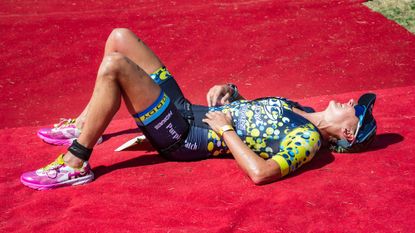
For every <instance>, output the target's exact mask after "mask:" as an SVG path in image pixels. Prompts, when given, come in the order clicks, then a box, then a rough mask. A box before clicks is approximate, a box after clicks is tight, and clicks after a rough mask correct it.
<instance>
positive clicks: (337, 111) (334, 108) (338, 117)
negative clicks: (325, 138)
mask: <svg viewBox="0 0 415 233" xmlns="http://www.w3.org/2000/svg"><path fill="white" fill-rule="evenodd" d="M355 105H356V103H355V101H354V100H353V99H351V100H349V102H347V103H339V102H336V101H334V100H332V101H330V103H329V105H328V106H327V108H326V110H325V113H326V116H325V119H326V121H328V122H330V123H332V124H333V125H335V126H337V128H338V131H339V132H336V134H338V136H339V138H344V135H343V134H344V133H345V132H344V131H345V130H347V131H348V132H347V133H349V134H350V133H352V134H354V132H355V131H356V127H357V123H358V121H359V119H358V118H357V117H356V116H355V109H354V106H355Z"/></svg>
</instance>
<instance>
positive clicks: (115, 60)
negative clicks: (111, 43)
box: [99, 52, 128, 78]
mask: <svg viewBox="0 0 415 233" xmlns="http://www.w3.org/2000/svg"><path fill="white" fill-rule="evenodd" d="M127 64H128V58H127V57H126V56H124V55H123V54H121V53H117V52H113V53H110V54H108V55H106V56H105V57H104V59H103V61H102V64H101V67H100V71H99V76H101V77H110V78H116V77H118V76H119V75H117V74H119V73H120V72H122V71H123V70H124V68H125V67H126V65H127Z"/></svg>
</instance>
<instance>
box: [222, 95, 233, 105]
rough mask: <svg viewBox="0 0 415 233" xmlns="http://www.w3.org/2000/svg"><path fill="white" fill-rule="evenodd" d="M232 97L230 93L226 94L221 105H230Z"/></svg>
mask: <svg viewBox="0 0 415 233" xmlns="http://www.w3.org/2000/svg"><path fill="white" fill-rule="evenodd" d="M230 96H231V94H230V93H229V92H228V93H226V94H225V95H224V96H223V97H222V99H221V100H220V103H221V104H222V105H224V104H229V97H230Z"/></svg>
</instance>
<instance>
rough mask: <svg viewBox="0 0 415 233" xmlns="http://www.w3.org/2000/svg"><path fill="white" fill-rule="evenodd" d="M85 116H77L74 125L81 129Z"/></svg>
mask: <svg viewBox="0 0 415 233" xmlns="http://www.w3.org/2000/svg"><path fill="white" fill-rule="evenodd" d="M84 123H85V118H84V117H78V118H76V119H75V127H76V128H78V129H80V130H82V128H83V127H84Z"/></svg>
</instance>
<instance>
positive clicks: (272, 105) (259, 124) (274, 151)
mask: <svg viewBox="0 0 415 233" xmlns="http://www.w3.org/2000/svg"><path fill="white" fill-rule="evenodd" d="M293 106H294V102H291V101H289V100H287V99H284V98H263V99H257V100H253V101H246V100H242V101H235V102H233V103H231V104H229V105H225V106H221V107H213V108H210V111H222V112H226V111H230V112H231V115H232V120H233V126H234V127H235V131H236V133H237V134H238V135H239V136H240V137H241V139H242V140H243V141H244V143H245V144H246V145H247V146H248V147H249V148H250V149H251V150H252V151H254V152H256V153H257V154H258V155H259V156H261V157H262V158H264V159H269V158H272V159H273V160H275V161H276V162H277V163H278V164H279V165H280V167H281V172H282V175H287V174H288V173H289V172H292V171H294V170H296V169H297V168H299V167H300V166H301V165H302V164H304V163H307V162H308V161H310V160H311V159H312V158H313V156H314V155H315V153H316V152H317V150H318V149H319V148H320V146H321V141H320V133H319V132H318V130H317V128H316V127H315V126H314V125H313V124H311V123H310V122H309V121H308V120H306V119H305V118H303V117H301V116H300V115H298V114H296V113H294V112H293V111H292V108H293ZM208 151H209V153H210V154H211V155H212V156H217V155H219V154H228V153H230V152H229V149H228V148H227V146H226V144H225V143H224V142H223V141H222V139H221V138H220V137H219V136H218V135H217V134H216V133H215V132H214V131H212V130H209V133H208Z"/></svg>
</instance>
